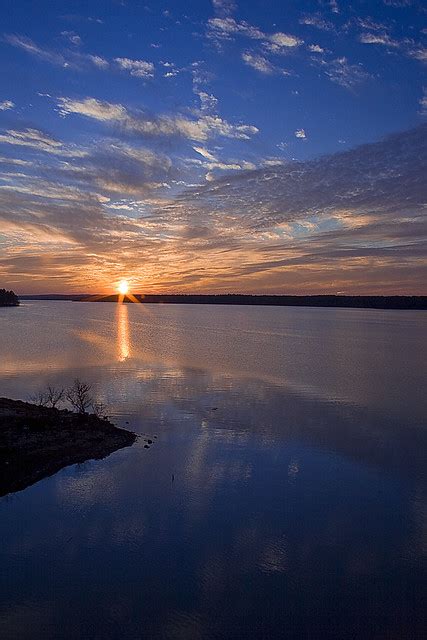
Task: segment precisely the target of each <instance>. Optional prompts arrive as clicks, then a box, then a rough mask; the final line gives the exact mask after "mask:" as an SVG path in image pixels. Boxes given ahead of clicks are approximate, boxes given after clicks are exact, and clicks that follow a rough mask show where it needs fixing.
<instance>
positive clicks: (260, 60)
mask: <svg viewBox="0 0 427 640" xmlns="http://www.w3.org/2000/svg"><path fill="white" fill-rule="evenodd" d="M242 60H243V62H244V63H245V64H247V65H248V66H249V67H252V68H253V69H256V70H257V71H259V72H260V73H265V74H268V75H270V74H272V73H274V72H275V67H274V66H273V65H272V64H271V62H270V61H269V60H267V58H265V57H264V56H261V55H258V54H256V53H250V52H249V51H245V52H244V53H242Z"/></svg>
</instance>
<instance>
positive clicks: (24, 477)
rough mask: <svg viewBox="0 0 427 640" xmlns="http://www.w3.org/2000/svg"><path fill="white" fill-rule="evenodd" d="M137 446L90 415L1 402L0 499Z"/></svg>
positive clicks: (120, 431)
mask: <svg viewBox="0 0 427 640" xmlns="http://www.w3.org/2000/svg"><path fill="white" fill-rule="evenodd" d="M135 440H136V435H135V434H134V433H131V432H130V431H125V430H124V429H119V428H118V427H115V426H114V425H113V424H111V423H110V422H109V421H108V420H105V419H102V418H98V417H97V416H95V415H92V414H84V415H80V414H77V413H72V412H71V411H67V410H66V409H64V410H59V409H51V408H47V407H39V406H36V405H34V404H29V403H27V402H21V401H19V400H9V399H8V398H0V496H4V495H6V494H8V493H12V492H14V491H21V490H22V489H25V488H26V487H28V486H30V485H31V484H34V483H35V482H37V481H38V480H41V479H42V478H45V477H47V476H50V475H52V474H54V473H56V472H57V471H59V470H60V469H62V468H63V467H66V466H68V465H70V464H76V463H81V462H86V461H87V460H91V459H96V460H98V459H101V458H105V457H106V456H108V455H110V453H113V451H116V450H117V449H121V448H123V447H128V446H130V445H132V444H133V443H134V442H135Z"/></svg>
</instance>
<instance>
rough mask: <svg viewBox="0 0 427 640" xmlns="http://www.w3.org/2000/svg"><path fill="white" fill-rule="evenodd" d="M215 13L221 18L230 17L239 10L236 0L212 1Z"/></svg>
mask: <svg viewBox="0 0 427 640" xmlns="http://www.w3.org/2000/svg"><path fill="white" fill-rule="evenodd" d="M212 5H213V8H214V10H215V13H216V14H217V15H219V16H221V17H224V16H230V15H231V14H232V13H234V11H236V9H237V5H236V3H235V2H234V0H212Z"/></svg>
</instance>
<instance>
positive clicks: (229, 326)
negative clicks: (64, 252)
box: [0, 302, 427, 640]
mask: <svg viewBox="0 0 427 640" xmlns="http://www.w3.org/2000/svg"><path fill="white" fill-rule="evenodd" d="M426 320H427V313H426V312H412V311H375V310H360V309H357V310H356V309H315V308H291V307H282V308H280V307H271V308H266V307H223V306H221V307H215V306H201V305H200V306H192V305H182V306H181V305H176V306H175V305H115V304H112V303H72V302H26V303H24V304H22V306H21V307H19V308H16V309H0V395H4V396H8V397H13V398H20V399H26V398H28V396H30V395H31V393H33V392H34V391H36V390H38V389H40V388H43V386H44V385H46V384H47V383H55V384H64V385H66V384H69V383H71V382H72V380H73V378H75V377H76V376H78V377H79V378H81V379H82V380H84V381H88V382H90V383H91V384H92V385H93V388H94V393H95V394H96V397H97V400H98V401H101V402H103V403H105V404H106V405H107V406H108V410H109V411H108V412H109V414H110V415H111V416H112V417H113V419H114V421H115V422H116V423H117V424H119V425H120V426H125V427H128V428H131V429H132V430H134V431H136V432H138V433H141V434H146V435H147V436H149V437H150V438H151V439H153V440H154V444H153V445H152V446H151V447H150V449H145V448H144V439H143V438H141V439H140V440H139V441H138V443H137V444H136V445H134V446H133V447H132V448H129V449H125V450H121V451H118V452H117V453H115V454H113V455H111V456H110V457H109V458H107V459H105V460H102V461H96V462H95V461H91V462H87V463H85V464H83V465H77V466H73V467H69V468H67V469H64V470H63V471H61V472H60V473H58V474H56V475H55V476H53V477H51V478H47V479H45V480H42V481H41V482H39V483H37V484H35V485H33V486H32V487H30V488H28V489H26V490H25V491H22V492H20V493H17V494H14V495H12V496H9V497H7V498H4V499H3V500H1V501H0V535H1V541H2V544H1V547H0V566H1V567H2V570H1V573H0V597H1V600H0V636H1V637H2V638H7V639H8V638H19V639H26V638H31V639H34V638H52V639H55V640H56V639H62V638H64V639H65V638H66V639H68V638H73V639H74V638H84V639H93V640H98V639H104V638H105V639H109V638H111V639H121V638H129V639H133V638H135V639H136V638H165V639H167V638H171V639H175V638H177V639H178V638H179V639H181V638H185V639H193V638H203V639H210V638H215V639H217V638H218V639H222V638H224V639H225V638H231V639H233V638H246V637H252V638H283V637H286V638H298V639H300V638H303V639H305V638H307V639H313V638H316V639H317V638H332V639H335V638H336V639H337V640H338V639H340V640H342V639H346V638H349V639H350V638H351V639H354V638H375V639H383V638H384V639H386V638H387V639H395V638H405V639H406V638H410V639H412V638H421V637H424V633H423V631H424V627H423V622H424V619H423V602H422V591H421V588H422V580H423V577H424V575H423V562H424V561H425V553H426V530H427V527H426V521H425V518H426V482H425V472H424V468H425V454H426V431H425V415H426V400H425V396H426V394H425V383H426V362H427V352H426V346H425V345H426V334H427V331H426V326H427V323H426ZM155 436H156V437H155Z"/></svg>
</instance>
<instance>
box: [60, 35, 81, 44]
mask: <svg viewBox="0 0 427 640" xmlns="http://www.w3.org/2000/svg"><path fill="white" fill-rule="evenodd" d="M61 36H63V37H64V38H66V39H67V40H68V41H69V42H71V44H74V45H75V46H77V47H78V46H80V45H81V44H82V39H81V37H80V36H79V35H78V34H77V33H75V32H74V31H61Z"/></svg>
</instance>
